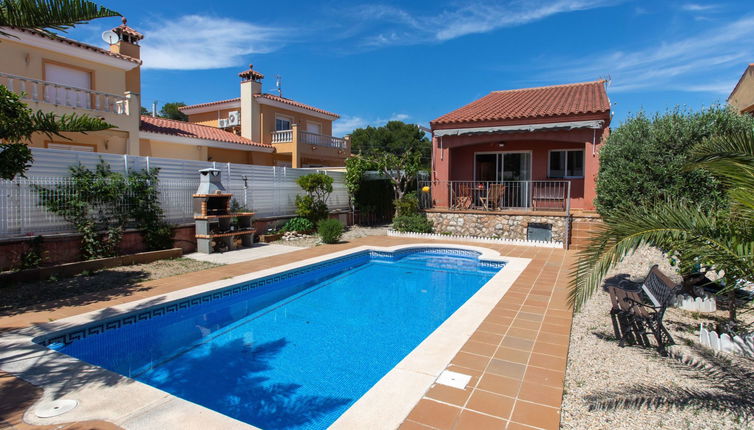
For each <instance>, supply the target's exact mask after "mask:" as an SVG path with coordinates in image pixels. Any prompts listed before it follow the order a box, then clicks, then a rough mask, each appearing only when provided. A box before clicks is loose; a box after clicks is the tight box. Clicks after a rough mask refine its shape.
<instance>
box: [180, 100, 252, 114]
mask: <svg viewBox="0 0 754 430" xmlns="http://www.w3.org/2000/svg"><path fill="white" fill-rule="evenodd" d="M240 101H241V97H236V98H234V99H228V100H218V101H216V102H207V103H199V104H196V105H190V106H181V107H179V108H178V110H179V111H183V110H185V109H194V108H201V107H207V106H213V105H219V104H223V103H230V102H240Z"/></svg>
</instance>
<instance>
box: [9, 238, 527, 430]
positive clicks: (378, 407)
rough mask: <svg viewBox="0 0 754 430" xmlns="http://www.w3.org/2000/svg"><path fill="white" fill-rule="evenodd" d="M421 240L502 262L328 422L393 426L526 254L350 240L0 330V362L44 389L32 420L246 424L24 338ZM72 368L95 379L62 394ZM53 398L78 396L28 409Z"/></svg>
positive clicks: (163, 425) (208, 425) (498, 296)
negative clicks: (53, 414)
mask: <svg viewBox="0 0 754 430" xmlns="http://www.w3.org/2000/svg"><path fill="white" fill-rule="evenodd" d="M426 247H429V248H449V249H463V250H471V251H476V252H479V253H480V255H479V257H478V258H479V259H480V260H487V261H503V262H505V263H506V266H505V268H504V269H503V270H500V271H499V272H498V273H497V274H495V275H494V276H493V277H492V278H491V279H490V280H489V281H488V282H487V283H486V284H485V285H484V286H482V288H480V289H479V291H477V292H476V293H475V294H474V295H473V296H472V297H471V298H470V299H469V300H468V301H467V302H466V303H464V304H463V305H462V306H461V307H460V308H459V309H457V310H456V311H455V312H454V313H453V314H452V315H451V316H450V317H449V318H448V319H447V320H446V321H445V322H443V323H442V324H441V325H440V326H439V327H437V329H435V330H434V331H433V332H432V333H431V334H430V335H429V336H428V337H427V338H425V339H424V340H423V341H422V342H421V343H420V344H419V345H418V346H417V347H416V348H415V349H414V350H413V351H411V352H410V353H409V354H408V355H407V356H406V357H405V358H404V359H403V360H402V361H401V362H399V363H398V364H397V365H396V366H395V367H394V368H393V369H391V370H390V371H389V372H388V373H387V374H386V375H384V376H383V377H382V378H381V379H380V380H379V381H378V382H377V383H376V384H375V385H374V386H373V387H372V388H371V389H370V390H369V391H367V392H366V393H365V394H364V395H363V396H362V397H361V398H359V399H358V400H357V401H356V403H355V404H353V405H352V406H351V407H350V408H349V409H347V410H346V411H345V412H344V413H343V414H342V415H341V416H340V417H339V418H338V420H336V421H335V422H334V423H333V424H332V427H331V428H336V429H337V428H354V426H356V427H358V428H397V427H398V426H399V425H400V424H401V423H402V422H403V420H404V419H405V418H406V416H407V415H408V414H409V412H410V411H411V409H412V408H413V407H414V405H415V404H416V403H417V402H418V401H419V400H420V399H421V398H422V396H423V394H424V393H425V392H426V390H427V389H428V388H429V387H430V385H431V384H432V383H433V382H434V381H435V379H436V378H437V377H438V376H439V374H440V373H441V372H442V371H443V370H444V369H445V368H446V367H447V365H448V364H449V362H450V361H451V359H452V358H453V357H454V355H455V354H456V353H457V352H458V351H459V350H460V348H461V347H462V346H463V344H464V343H465V342H466V341H467V340H468V338H469V337H470V336H471V335H472V334H473V333H474V331H475V330H476V329H477V327H478V326H479V324H481V322H482V320H483V319H484V318H485V317H486V316H487V314H488V313H489V312H490V311H491V310H492V308H493V307H494V306H495V305H496V304H497V303H498V302H499V301H500V299H502V297H503V296H504V295H505V293H506V292H507V291H508V289H509V288H510V286H511V285H512V284H513V282H514V281H515V280H516V279H517V278H518V276H519V275H520V274H521V272H522V271H523V270H524V269H525V268H526V266H527V265H528V264H529V262H530V261H531V260H530V259H528V258H518V257H507V256H503V255H501V254H500V253H499V252H497V251H495V250H492V249H490V248H486V247H484V246H470V245H461V244H438V243H412V244H405V245H396V246H389V247H382V246H371V245H363V246H358V247H354V248H350V249H347V250H342V251H336V252H332V253H328V254H324V255H321V256H317V257H313V258H308V259H305V260H301V261H297V262H294V263H289V264H283V265H279V266H274V267H272V268H269V269H264V270H259V271H254V272H251V273H247V274H243V275H239V276H235V277H230V278H227V279H221V280H218V281H213V282H209V283H205V284H202V285H197V286H193V287H188V288H185V289H181V290H177V291H173V292H170V293H167V294H161V295H156V296H152V297H148V298H145V299H140V300H135V301H132V302H128V303H124V304H120V305H116V306H112V307H107V308H104V309H101V310H97V311H92V312H87V313H84V314H80V315H76V316H72V317H68V318H64V319H61V320H58V321H55V322H52V323H49V324H44V325H42V326H39V327H30V328H25V329H21V330H16V331H14V332H9V333H7V334H4V335H3V336H2V337H0V369H1V370H4V371H6V372H9V373H12V374H15V375H17V376H19V377H21V378H22V379H25V380H27V381H29V382H31V383H32V384H34V385H37V386H40V387H42V388H44V395H43V396H42V398H41V399H40V401H39V402H38V403H37V404H35V406H34V407H32V408H29V410H28V411H27V412H26V415H25V417H24V419H25V420H26V421H27V422H29V423H32V424H41V425H49V424H61V423H64V422H71V421H72V420H76V421H84V420H91V419H102V420H107V421H110V422H113V423H114V424H117V425H120V426H122V427H124V428H126V429H128V428H139V429H147V428H155V429H164V428H166V427H168V428H169V427H170V426H171V424H174V423H175V422H176V420H185V418H186V417H187V416H190V417H191V427H192V428H193V427H196V428H238V429H254V428H256V427H254V426H252V425H250V424H246V423H243V422H240V421H237V420H235V419H233V418H230V417H228V416H226V415H223V414H221V413H219V412H216V411H213V410H211V409H208V408H206V407H204V406H201V405H198V404H195V403H192V402H190V401H187V400H184V399H181V398H179V397H176V396H173V395H171V394H168V393H166V392H164V391H162V390H160V389H158V388H155V387H152V386H150V385H147V384H144V383H141V382H138V381H135V380H133V379H130V378H127V377H125V376H122V375H119V374H116V373H114V372H111V371H108V370H106V369H104V368H101V367H98V366H93V365H90V364H87V363H84V362H82V361H80V360H78V359H75V358H72V357H69V356H66V355H65V354H62V353H58V352H56V351H53V350H50V349H48V348H45V347H43V346H41V345H38V344H36V343H34V342H33V341H32V339H34V338H36V337H38V336H40V335H43V334H49V333H53V332H58V331H63V330H67V329H71V328H74V327H78V326H82V325H86V324H90V323H93V322H95V321H99V320H102V319H105V318H112V317H115V316H118V315H122V314H126V313H131V312H134V311H138V310H143V309H147V308H150V307H152V306H154V305H155V304H157V303H163V302H168V301H174V300H180V299H184V298H186V297H190V296H194V295H197V294H202V293H206V292H208V291H212V290H216V289H221V288H224V287H227V286H229V285H233V284H237V283H242V282H247V281H250V280H253V279H257V278H261V277H265V276H269V275H274V274H277V273H281V272H285V271H288V270H292V269H297V268H300V267H304V266H308V265H312V264H316V263H321V262H324V261H328V260H331V259H335V258H338V257H344V256H349V255H351V254H355V253H359V252H364V251H378V252H395V251H400V250H404V249H411V248H426ZM80 375H85V376H86V377H87V378H91V379H92V380H95V381H93V382H89V383H84V384H83V385H81V386H80V387H77V388H75V389H73V390H68V391H67V392H66V393H65V395H63V396H58V395H57V393H58V391H59V390H63V389H65V387H67V386H69V385H70V383H71V380H73V379H75V378H78V377H80ZM102 381H107V382H102ZM60 398H75V399H77V400H79V402H80V404H79V406H78V407H77V408H76V409H74V410H73V411H71V412H68V413H66V414H64V415H61V416H59V417H57V418H47V419H42V418H38V417H36V416H35V415H34V414H33V410H34V409H35V407H36V406H37V405H39V404H40V403H44V402H48V401H50V400H53V399H60ZM116 399H117V400H116Z"/></svg>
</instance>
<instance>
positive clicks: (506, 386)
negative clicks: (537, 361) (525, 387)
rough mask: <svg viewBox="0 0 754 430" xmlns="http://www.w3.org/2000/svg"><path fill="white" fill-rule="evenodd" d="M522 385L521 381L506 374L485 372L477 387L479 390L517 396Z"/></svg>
mask: <svg viewBox="0 0 754 430" xmlns="http://www.w3.org/2000/svg"><path fill="white" fill-rule="evenodd" d="M520 387H521V381H518V380H516V379H511V378H506V377H505V376H498V375H494V374H492V373H484V374H483V375H482V378H481V379H480V380H479V382H478V383H477V384H476V388H477V389H479V390H484V391H489V392H491V393H495V394H502V395H504V396H508V397H516V396H517V395H518V389H519V388H520Z"/></svg>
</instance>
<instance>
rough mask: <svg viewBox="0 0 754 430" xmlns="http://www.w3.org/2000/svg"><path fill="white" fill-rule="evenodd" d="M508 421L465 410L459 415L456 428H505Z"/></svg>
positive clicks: (461, 429)
mask: <svg viewBox="0 0 754 430" xmlns="http://www.w3.org/2000/svg"><path fill="white" fill-rule="evenodd" d="M507 424H508V422H507V421H505V420H501V419H499V418H495V417H490V416H487V415H482V414H478V413H476V412H472V411H468V410H465V411H463V412H461V415H460V416H459V417H458V421H457V422H456V426H455V427H454V430H505V427H506V425H507Z"/></svg>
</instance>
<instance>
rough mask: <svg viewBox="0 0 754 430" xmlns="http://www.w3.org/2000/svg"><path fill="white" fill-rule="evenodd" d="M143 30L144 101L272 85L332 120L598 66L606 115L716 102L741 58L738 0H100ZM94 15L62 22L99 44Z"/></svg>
mask: <svg viewBox="0 0 754 430" xmlns="http://www.w3.org/2000/svg"><path fill="white" fill-rule="evenodd" d="M100 3H101V4H103V5H105V6H108V7H110V8H112V9H115V10H117V11H119V12H120V13H122V14H123V15H125V16H126V17H127V18H128V24H129V25H130V26H132V27H133V28H135V29H136V30H139V31H141V32H143V33H144V34H145V39H144V40H143V41H142V58H143V60H144V66H143V72H142V95H143V99H142V100H143V104H144V105H145V106H150V105H151V103H152V101H153V100H158V102H159V103H160V104H162V103H164V102H167V101H183V102H185V103H187V104H193V103H201V102H207V101H213V100H221V99H226V98H232V97H237V96H238V91H239V88H238V84H239V79H238V77H237V73H238V72H240V71H242V70H244V69H245V68H246V66H247V65H248V64H249V63H253V64H254V69H255V70H259V71H260V72H262V73H264V74H265V75H266V79H265V81H264V90H265V91H267V92H273V91H274V89H275V76H276V75H278V74H279V75H281V76H282V77H283V95H284V96H286V97H290V98H293V99H295V100H299V101H301V102H304V103H308V104H312V105H314V106H317V107H321V108H323V109H327V110H330V111H333V112H337V113H339V114H340V115H341V119H340V120H339V121H337V122H336V123H335V134H337V135H342V134H344V133H347V132H349V131H351V130H352V129H353V128H355V127H363V126H366V125H379V124H382V123H384V122H385V121H387V120H390V119H400V120H403V121H406V122H413V123H418V124H422V125H427V124H428V122H429V121H430V120H432V119H434V118H436V117H438V116H440V115H442V114H444V113H447V112H449V111H451V110H453V109H455V108H457V107H460V106H462V105H464V104H466V103H468V102H471V101H473V100H474V99H477V98H479V97H481V96H483V95H485V94H487V93H488V92H490V91H493V90H501V89H512V88H523V87H531V86H541V85H550V84H561V83H568V82H581V81H589V80H595V79H599V78H606V77H609V78H610V79H611V81H610V87H609V88H608V93H609V96H610V99H611V101H612V102H613V105H614V106H613V111H614V115H615V120H614V122H613V126H617V125H618V124H619V123H620V122H621V121H623V120H624V119H625V118H626V117H627V116H628V115H630V114H632V113H635V112H637V111H639V110H642V109H643V110H645V111H647V112H655V111H663V110H665V109H667V108H670V107H673V106H675V105H682V106H683V105H686V106H689V107H691V108H695V109H696V108H699V107H702V106H708V105H710V104H714V103H716V102H724V101H725V99H726V98H727V95H728V94H729V93H730V91H731V90H732V88H733V86H734V85H735V83H736V81H737V80H738V78H739V77H740V75H741V74H742V73H743V71H744V69H745V67H746V65H747V64H748V63H751V62H754V43H753V42H752V41H754V5H753V4H752V2H751V0H738V1H728V2H702V1H696V2H692V1H671V0H660V1H628V0H626V1H620V0H553V1H523V0H521V1H500V2H494V1H477V0H469V1H456V2H448V1H421V2H420V1H413V2H404V3H401V2H379V3H377V2H370V3H361V2H358V1H343V2H337V1H327V2H310V1H300V2H296V1H278V2H251V1H222V2H220V1H218V2H206V1H202V2H199V1H159V2H156V1H150V2H147V1H136V0H133V1H130V2H128V3H126V2H122V1H121V2H118V1H101V2H100ZM117 24H119V20H118V19H116V18H112V19H101V20H96V21H93V22H92V23H90V24H87V25H84V26H81V27H80V28H77V29H74V30H72V31H71V32H69V36H71V37H73V38H76V39H79V40H83V41H87V42H90V43H94V44H97V45H99V46H102V45H103V42H101V39H100V36H99V35H100V34H101V32H102V31H103V30H106V29H108V28H111V27H114V26H115V25H117Z"/></svg>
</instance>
